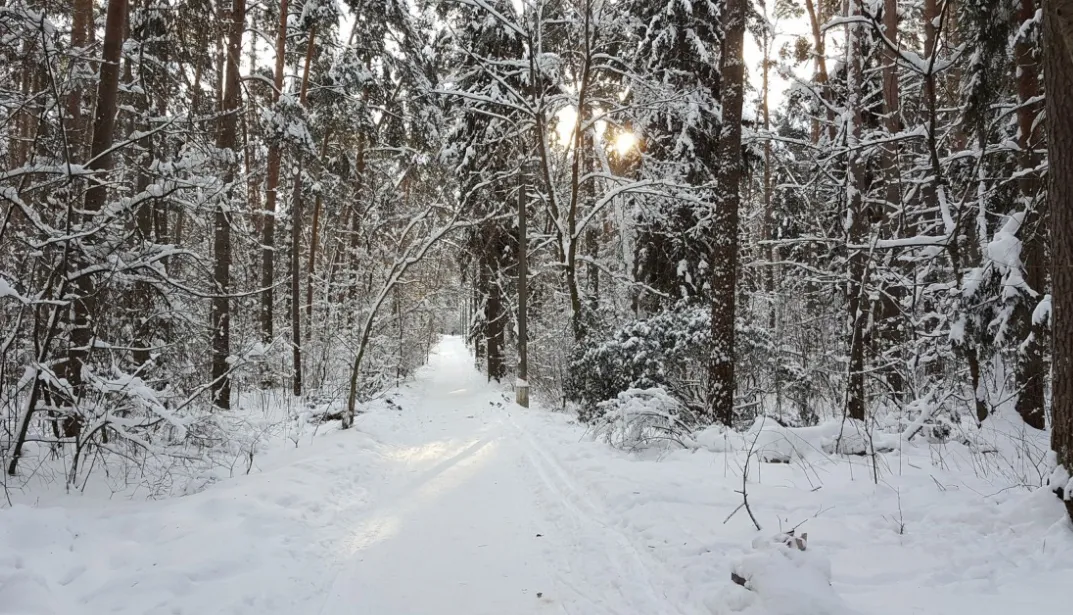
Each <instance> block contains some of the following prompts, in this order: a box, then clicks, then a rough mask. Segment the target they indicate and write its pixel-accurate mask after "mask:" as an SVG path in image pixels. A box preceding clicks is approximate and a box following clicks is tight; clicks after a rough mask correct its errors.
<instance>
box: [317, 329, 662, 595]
mask: <svg viewBox="0 0 1073 615" xmlns="http://www.w3.org/2000/svg"><path fill="white" fill-rule="evenodd" d="M414 388H415V389H416V392H417V396H416V397H417V400H419V402H420V403H417V404H415V406H414V407H413V408H407V409H406V412H409V413H413V416H411V417H410V420H408V421H407V423H406V424H407V426H408V427H411V428H413V429H412V431H410V432H403V431H398V432H396V435H397V441H396V442H394V443H392V444H390V445H389V446H388V448H387V453H386V454H385V455H384V460H385V464H384V466H383V474H384V476H385V478H386V479H387V480H388V482H390V483H391V485H392V486H391V487H390V488H389V494H387V495H385V497H382V498H381V501H380V502H379V503H378V504H376V505H375V506H373V507H372V508H370V509H369V510H367V511H365V512H364V513H363V514H362V515H360V516H359V517H358V518H356V519H354V521H353V524H352V525H351V526H350V527H349V528H348V536H347V538H346V540H344V541H343V542H342V544H341V545H340V547H341V549H342V550H343V552H344V557H343V559H342V563H341V565H340V566H338V568H337V573H336V574H335V575H334V578H333V581H332V583H331V588H330V590H329V591H328V593H327V597H326V602H325V604H324V606H323V608H322V609H321V611H320V612H321V613H324V614H326V615H343V614H350V613H370V614H382V615H421V614H431V613H437V614H441V615H445V614H454V613H458V614H459V615H463V614H465V615H478V614H482V613H488V614H489V615H491V614H497V615H500V614H504V613H509V614H511V615H523V614H526V613H584V614H586V615H599V614H601V613H652V614H657V613H668V614H669V613H681V612H682V611H681V610H679V609H678V608H677V607H675V606H674V605H673V604H672V603H671V601H670V600H669V599H668V598H667V597H665V595H664V590H663V589H657V588H656V587H655V586H654V585H653V581H654V580H657V579H659V578H660V577H661V576H662V575H659V574H655V575H654V573H653V570H652V569H651V565H650V564H651V563H650V562H648V561H647V558H646V556H644V554H642V553H639V552H638V550H637V549H635V548H634V547H633V545H632V544H631V543H630V542H629V541H628V540H627V539H626V538H625V537H624V535H623V534H621V533H620V532H618V531H616V530H615V529H613V528H612V527H610V526H607V525H604V524H603V522H602V521H601V520H600V518H599V512H598V511H599V508H598V507H599V505H598V504H597V503H596V502H593V501H591V500H590V499H587V498H586V497H585V496H583V495H582V492H581V491H580V490H579V489H578V488H577V486H576V485H574V484H573V483H572V481H571V480H570V478H569V475H568V474H567V473H566V472H565V471H564V468H562V466H561V465H560V463H559V462H558V460H556V459H555V457H554V455H553V454H551V453H550V452H549V451H548V450H546V449H545V448H543V447H542V446H541V445H540V444H539V443H538V442H537V440H535V439H534V438H533V437H531V436H530V434H528V433H527V431H526V429H525V427H524V426H523V422H522V421H519V420H517V417H515V416H514V415H515V414H516V413H519V412H523V411H522V410H520V409H519V408H517V407H515V406H513V405H512V404H510V403H507V402H506V401H505V399H504V394H503V392H502V390H501V389H499V388H496V387H493V386H490V385H488V384H487V383H486V382H485V379H484V377H483V376H482V375H481V374H480V373H479V372H478V371H477V370H476V369H475V368H474V367H473V359H472V356H471V355H470V353H469V352H468V350H467V349H466V347H465V346H464V345H463V343H462V342H461V340H460V339H459V338H453V337H448V338H445V339H444V341H443V342H442V343H441V344H440V345H439V346H438V347H437V348H436V350H435V351H434V353H433V354H432V356H431V358H430V361H429V364H428V365H427V366H425V367H424V368H422V370H421V371H420V373H419V374H418V375H417V378H416V383H415V387H414ZM661 587H662V585H661Z"/></svg>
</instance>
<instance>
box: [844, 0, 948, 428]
mask: <svg viewBox="0 0 1073 615" xmlns="http://www.w3.org/2000/svg"><path fill="white" fill-rule="evenodd" d="M858 1H859V0H849V2H848V3H847V8H848V12H849V16H850V17H852V16H854V15H855V14H856V13H857V11H858V4H857V2H858ZM926 1H932V0H926ZM857 29H858V26H857V25H855V24H850V25H849V26H847V28H846V54H847V56H848V57H847V65H848V67H849V70H848V72H847V82H846V89H847V91H848V92H849V96H848V100H847V103H846V104H847V105H849V113H850V114H851V119H850V126H849V127H848V129H847V143H846V145H847V151H846V156H847V158H848V160H847V163H846V164H847V171H848V172H847V173H846V221H845V230H846V243H847V244H848V245H849V246H861V245H862V244H864V242H865V236H866V231H867V228H868V222H867V220H866V219H865V212H864V187H865V186H864V165H863V164H862V161H861V155H860V152H858V151H857V145H858V143H859V142H860V138H861V125H862V124H863V118H862V114H861V108H862V105H861V100H860V88H861V87H862V85H863V76H864V71H863V66H862V60H861V49H860V43H859V42H858V40H857ZM867 261H868V255H867V254H866V253H865V252H864V250H863V249H862V248H860V247H857V248H852V247H847V252H846V278H847V280H846V282H847V283H846V316H847V324H848V327H849V348H848V353H847V354H848V358H849V364H848V365H847V369H846V410H845V412H846V415H847V416H848V417H849V418H851V419H857V420H864V416H865V392H864V337H865V326H866V325H867V322H868V318H867V315H866V314H865V311H866V310H865V308H866V306H867V302H866V281H867V280H866V278H867V275H868V262H867Z"/></svg>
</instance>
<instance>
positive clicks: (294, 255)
mask: <svg viewBox="0 0 1073 615" xmlns="http://www.w3.org/2000/svg"><path fill="white" fill-rule="evenodd" d="M316 44H317V27H316V26H313V28H311V29H310V30H309V42H308V43H307V45H306V56H305V67H304V68H303V69H302V89H301V92H300V93H299V95H298V104H300V105H301V106H303V107H305V106H306V94H307V93H308V91H309V66H310V64H312V63H313V51H314V50H315V49H316ZM302 166H303V165H302V155H301V154H300V153H299V154H298V160H297V163H296V164H295V167H296V168H295V171H294V193H293V194H294V196H293V199H292V201H291V271H290V273H291V276H290V277H291V360H292V363H293V365H292V368H293V369H294V377H293V380H292V381H291V385H292V386H291V392H292V393H294V394H295V395H301V394H302V303H301V296H302V292H301V291H302V265H301V263H302V255H301V249H302Z"/></svg>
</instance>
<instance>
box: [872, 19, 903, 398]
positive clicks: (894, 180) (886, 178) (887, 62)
mask: <svg viewBox="0 0 1073 615" xmlns="http://www.w3.org/2000/svg"><path fill="white" fill-rule="evenodd" d="M898 21H899V20H898V2H897V0H884V2H883V33H884V35H886V37H887V38H888V39H889V40H890V42H891V43H893V44H894V45H896V46H897V45H898V44H899V43H898ZM900 113H901V105H900V100H899V93H898V54H897V52H896V51H894V50H893V49H886V51H885V53H884V58H883V115H884V127H885V128H886V130H887V132H888V133H889V135H890V137H891V139H892V140H891V142H890V143H888V144H886V145H885V146H884V147H883V154H882V165H883V183H884V200H885V201H886V203H885V204H884V205H885V206H884V207H883V211H882V214H881V218H882V222H883V224H884V226H885V227H886V228H887V229H888V231H889V232H890V233H891V234H892V235H893V234H895V233H897V231H898V227H899V226H900V224H899V223H898V219H897V218H895V217H894V216H897V215H899V212H901V211H902V186H901V183H902V180H901V173H900V167H899V166H898V142H897V141H895V140H893V137H894V135H896V134H898V132H899V131H901V129H902V122H901V115H900ZM905 294H906V292H905V288H904V287H902V286H901V285H897V284H895V285H891V286H888V287H887V288H885V289H884V291H883V292H882V293H881V295H880V298H879V305H877V306H876V308H877V310H876V311H877V312H878V314H879V316H880V320H881V321H882V324H881V335H879V336H877V341H879V342H881V343H880V346H879V348H878V352H877V354H879V355H883V354H884V353H886V352H887V351H893V353H894V356H895V357H897V356H899V355H900V352H899V349H900V348H901V346H902V344H903V343H904V341H905V335H904V328H903V327H902V326H901V323H900V320H901V299H902V297H904V296H905ZM884 373H885V376H886V379H887V385H888V386H889V387H890V389H891V392H892V393H893V394H894V397H895V399H898V400H901V399H902V397H903V395H904V389H905V382H904V379H903V377H902V371H901V369H900V368H899V366H898V365H897V364H895V365H892V366H889V367H886V368H884Z"/></svg>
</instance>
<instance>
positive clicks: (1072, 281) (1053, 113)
mask: <svg viewBox="0 0 1073 615" xmlns="http://www.w3.org/2000/svg"><path fill="white" fill-rule="evenodd" d="M1043 4H1044V12H1043V78H1044V85H1045V87H1046V91H1047V98H1046V105H1047V154H1048V161H1049V165H1050V172H1049V173H1048V176H1049V180H1050V181H1049V185H1048V190H1047V202H1048V209H1049V210H1050V213H1051V217H1050V223H1051V237H1050V241H1051V254H1052V258H1053V262H1054V264H1055V266H1054V273H1053V290H1052V295H1051V296H1052V301H1053V302H1054V303H1053V305H1052V312H1051V314H1052V320H1051V322H1052V323H1053V324H1052V329H1053V334H1052V339H1053V344H1054V346H1053V357H1052V376H1051V378H1052V388H1053V390H1052V401H1051V412H1052V417H1053V425H1052V431H1051V446H1052V448H1054V451H1055V453H1056V454H1057V457H1058V464H1059V465H1060V466H1061V467H1063V468H1065V470H1066V475H1067V476H1068V475H1070V474H1073V36H1071V35H1073V27H1071V23H1070V17H1071V16H1073V13H1070V12H1069V10H1070V9H1073V6H1071V5H1073V2H1070V0H1044V3H1043ZM1063 10H1065V11H1066V12H1065V13H1062V11H1063ZM1052 487H1055V488H1058V489H1063V490H1064V493H1062V495H1063V496H1064V499H1065V505H1066V510H1067V511H1069V517H1070V519H1073V493H1069V489H1068V487H1069V484H1067V485H1052Z"/></svg>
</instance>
